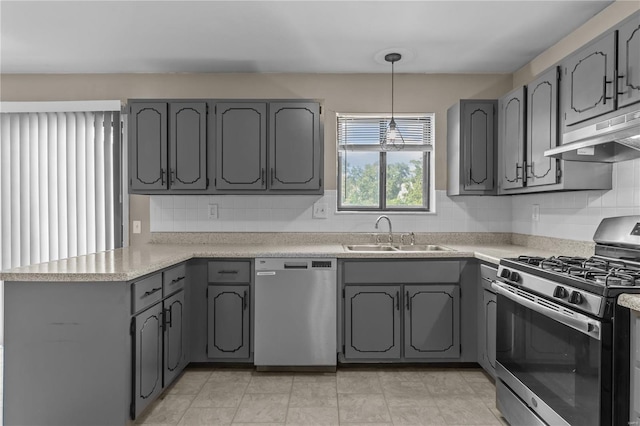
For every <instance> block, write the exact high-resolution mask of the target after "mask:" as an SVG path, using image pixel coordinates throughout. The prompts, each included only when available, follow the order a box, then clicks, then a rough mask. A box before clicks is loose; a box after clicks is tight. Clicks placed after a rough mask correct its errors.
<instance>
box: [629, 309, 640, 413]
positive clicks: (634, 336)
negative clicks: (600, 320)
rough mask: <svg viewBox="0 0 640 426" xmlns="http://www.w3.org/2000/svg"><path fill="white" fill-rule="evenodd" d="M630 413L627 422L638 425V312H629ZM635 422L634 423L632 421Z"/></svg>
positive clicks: (639, 394) (639, 379)
mask: <svg viewBox="0 0 640 426" xmlns="http://www.w3.org/2000/svg"><path fill="white" fill-rule="evenodd" d="M630 371H631V413H630V418H629V424H630V425H634V424H638V425H640V312H638V311H635V312H634V311H632V314H631V370H630ZM633 422H636V423H633Z"/></svg>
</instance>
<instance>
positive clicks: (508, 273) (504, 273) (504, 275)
mask: <svg viewBox="0 0 640 426" xmlns="http://www.w3.org/2000/svg"><path fill="white" fill-rule="evenodd" d="M510 277H511V271H510V270H508V269H503V270H502V271H500V278H506V279H509V278H510Z"/></svg>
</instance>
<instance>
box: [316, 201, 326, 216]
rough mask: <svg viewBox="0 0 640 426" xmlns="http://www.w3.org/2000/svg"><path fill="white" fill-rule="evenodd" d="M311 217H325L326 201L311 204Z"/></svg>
mask: <svg viewBox="0 0 640 426" xmlns="http://www.w3.org/2000/svg"><path fill="white" fill-rule="evenodd" d="M313 218H314V219H326V218H327V203H325V202H320V201H319V202H317V203H315V204H314V205H313Z"/></svg>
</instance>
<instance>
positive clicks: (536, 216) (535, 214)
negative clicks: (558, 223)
mask: <svg viewBox="0 0 640 426" xmlns="http://www.w3.org/2000/svg"><path fill="white" fill-rule="evenodd" d="M531 220H533V221H534V222H538V221H539V220H540V204H534V205H533V209H532V210H531Z"/></svg>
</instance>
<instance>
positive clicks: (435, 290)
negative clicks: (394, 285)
mask: <svg viewBox="0 0 640 426" xmlns="http://www.w3.org/2000/svg"><path fill="white" fill-rule="evenodd" d="M404 295H405V297H404V299H405V300H404V302H405V310H404V356H405V358H457V357H459V356H460V323H459V322H460V286H458V285H453V284H449V285H429V286H404Z"/></svg>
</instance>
